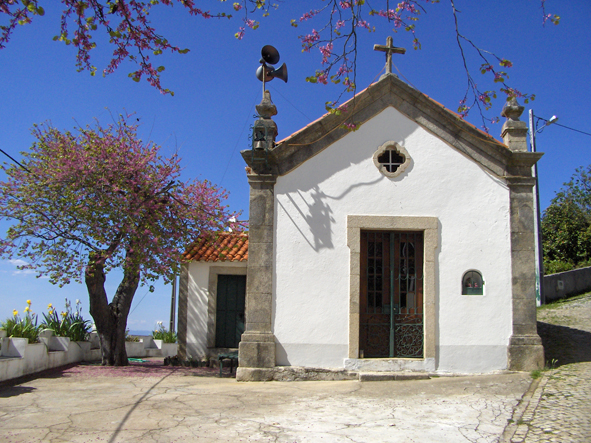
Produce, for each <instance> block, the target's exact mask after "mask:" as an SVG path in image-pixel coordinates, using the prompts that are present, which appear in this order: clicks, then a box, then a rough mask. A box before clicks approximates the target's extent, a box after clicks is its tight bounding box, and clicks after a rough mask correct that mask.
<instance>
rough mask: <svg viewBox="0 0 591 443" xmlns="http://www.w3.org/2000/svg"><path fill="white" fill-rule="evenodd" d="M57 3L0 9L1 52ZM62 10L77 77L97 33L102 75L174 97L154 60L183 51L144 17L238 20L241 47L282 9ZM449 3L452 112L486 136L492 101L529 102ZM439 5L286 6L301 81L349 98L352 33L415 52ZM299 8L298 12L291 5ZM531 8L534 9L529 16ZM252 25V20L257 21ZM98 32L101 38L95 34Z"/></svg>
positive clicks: (129, 5) (153, 1)
mask: <svg viewBox="0 0 591 443" xmlns="http://www.w3.org/2000/svg"><path fill="white" fill-rule="evenodd" d="M51 1H55V0H5V1H0V20H1V18H2V15H1V14H4V17H5V18H7V20H8V22H7V23H6V24H4V25H2V26H0V31H1V32H0V49H2V48H3V47H4V46H5V45H6V44H7V42H8V40H9V39H10V36H11V34H12V33H13V32H14V30H15V28H16V27H17V26H18V25H19V24H27V23H30V22H31V21H32V20H33V19H34V18H35V16H36V15H37V16H38V15H43V14H44V10H43V8H42V4H45V5H47V4H48V3H49V2H51ZM60 1H61V3H62V4H63V8H64V9H63V12H62V16H61V29H60V33H59V34H58V35H56V36H55V37H54V39H55V40H60V41H63V42H64V43H66V44H68V45H69V44H73V45H74V46H75V47H76V48H77V50H78V54H77V66H78V69H79V70H88V71H90V73H91V75H94V74H95V73H96V71H97V68H96V67H95V66H93V65H92V64H91V63H90V53H91V51H92V49H94V48H95V46H96V45H95V43H94V41H93V36H94V34H95V32H96V31H97V30H101V31H103V32H106V33H108V35H109V39H110V43H111V44H112V45H113V48H114V49H113V56H112V59H111V61H110V63H109V64H108V66H107V67H106V68H105V69H104V70H103V74H105V75H106V74H110V73H112V72H113V71H115V70H116V69H117V68H118V66H119V65H120V64H121V62H122V61H124V60H130V61H132V62H135V63H136V64H137V65H138V69H137V70H135V71H133V72H130V73H129V77H131V78H132V79H133V80H134V81H137V82H139V81H140V80H141V79H142V77H146V78H147V80H148V82H149V83H150V84H151V85H153V86H154V87H156V88H157V89H158V90H159V91H160V92H162V93H170V94H173V92H172V91H170V90H169V89H166V88H163V87H162V86H161V84H160V74H161V73H162V72H163V71H164V69H165V67H164V66H154V65H153V64H152V62H153V60H154V59H155V58H156V57H157V56H158V55H160V54H162V53H163V52H164V51H171V52H177V53H186V52H188V51H189V49H181V48H180V47H178V46H174V45H172V44H171V43H170V42H169V41H168V40H167V39H166V38H165V37H164V36H162V35H161V34H160V33H159V31H157V30H156V29H155V28H154V27H153V26H152V25H151V22H150V12H151V11H152V9H153V8H154V7H156V6H157V5H160V6H173V5H178V6H182V7H184V8H185V10H186V11H187V12H188V13H189V14H191V15H194V16H197V17H200V18H203V19H211V18H218V19H222V18H223V19H229V18H232V14H236V13H238V15H239V16H240V18H241V24H240V25H239V26H238V32H236V34H235V35H236V38H238V39H242V38H243V37H244V36H245V32H246V30H247V29H257V28H258V27H259V26H260V22H259V21H258V20H260V19H261V17H266V16H269V15H270V14H271V13H272V12H273V10H274V9H275V8H281V7H282V3H279V4H275V3H274V2H273V1H270V0H236V1H234V2H226V0H219V4H218V5H215V3H213V5H212V2H208V3H207V4H208V7H209V6H213V7H214V8H216V9H218V11H216V12H211V11H206V10H203V9H200V8H198V7H197V6H196V5H197V4H203V3H205V2H198V1H196V0H60ZM456 1H457V0H447V2H449V8H450V10H451V12H452V14H453V16H454V19H455V32H456V37H457V43H458V48H459V50H460V53H461V56H462V59H463V61H464V67H465V72H466V79H465V81H466V93H465V94H464V97H463V98H462V99H461V100H460V102H459V106H458V112H459V113H460V115H461V116H462V117H465V116H467V115H468V113H469V112H470V111H471V110H472V109H474V108H476V109H477V110H478V112H479V113H480V115H481V116H482V118H483V126H484V127H485V128H486V125H487V121H490V120H489V119H487V118H485V117H484V113H483V111H485V110H487V109H490V107H491V105H492V103H491V99H494V98H495V97H496V96H497V93H499V94H501V95H504V96H507V97H513V96H516V97H522V98H523V99H524V101H528V100H530V99H533V98H534V96H533V95H531V94H526V93H523V92H521V91H519V90H518V89H516V88H514V87H512V86H510V85H509V84H508V83H507V79H508V75H507V72H506V71H505V69H507V68H511V67H512V65H513V64H512V62H511V61H509V60H507V59H505V58H503V57H500V56H497V55H496V54H493V53H491V52H489V51H487V50H485V49H484V48H481V47H479V46H478V45H477V44H476V43H475V42H473V41H472V40H471V39H470V38H469V37H466V36H465V35H464V34H462V32H461V26H460V24H459V21H458V10H457V9H456V5H455V2H456ZM439 2H440V0H398V1H389V0H372V1H370V0H316V4H317V5H318V8H317V9H311V10H307V9H304V8H309V7H310V6H309V5H310V4H311V3H312V4H314V2H290V6H291V7H293V8H297V7H298V6H299V7H300V8H301V10H302V12H301V13H300V14H299V16H298V17H295V18H294V19H293V20H291V25H292V26H294V27H298V26H306V27H307V28H308V30H307V31H304V34H302V35H301V36H300V37H299V38H300V40H301V43H302V49H303V51H304V52H306V51H312V50H318V51H319V55H320V59H319V62H320V67H319V69H316V70H315V71H316V72H315V73H314V74H312V75H310V76H309V77H307V81H309V82H312V83H320V84H327V83H328V82H333V83H338V84H341V85H343V92H354V91H355V89H356V85H355V77H356V75H355V72H356V63H357V38H358V32H372V31H374V30H375V27H376V26H385V27H389V28H392V29H393V31H394V32H397V31H399V30H400V31H402V30H404V31H407V32H409V33H411V34H412V37H413V45H414V48H415V49H419V48H420V47H421V43H420V41H419V37H418V31H419V27H418V24H419V18H420V17H421V14H422V13H424V12H427V10H429V9H430V8H432V7H433V6H432V5H433V4H434V3H439ZM296 3H297V4H296ZM537 5H539V6H540V8H539V9H540V11H541V21H542V23H546V22H551V23H554V24H558V22H559V21H560V17H559V16H557V15H555V14H550V13H548V12H547V11H546V9H545V5H546V0H539V3H537ZM534 6H535V4H532V11H533V10H534V9H533V7H534ZM257 19H258V20H257ZM310 28H312V29H311V30H310ZM99 32H100V31H99ZM469 51H472V52H473V55H476V57H477V58H478V59H480V60H481V65H480V66H479V67H476V66H474V67H471V66H469V64H468V62H467V59H468V52H469ZM474 71H480V72H481V73H482V74H483V75H485V76H487V77H488V79H489V80H490V82H489V83H490V84H492V86H491V88H490V89H486V88H483V87H482V83H484V82H478V81H476V80H475V78H474V76H473V72H474ZM479 84H480V86H479ZM339 100H340V97H339V98H337V99H336V100H334V101H333V102H331V103H327V109H328V110H334V109H336V108H337V107H338V104H339Z"/></svg>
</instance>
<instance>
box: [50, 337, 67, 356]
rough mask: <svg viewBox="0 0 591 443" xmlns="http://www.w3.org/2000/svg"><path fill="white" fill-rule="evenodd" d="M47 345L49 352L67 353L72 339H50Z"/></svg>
mask: <svg viewBox="0 0 591 443" xmlns="http://www.w3.org/2000/svg"><path fill="white" fill-rule="evenodd" d="M44 342H45V344H46V345H47V350H48V351H49V352H55V351H63V352H65V351H67V350H68V346H69V345H70V339H69V338H68V337H53V336H52V337H49V338H48V339H47V341H45V340H44Z"/></svg>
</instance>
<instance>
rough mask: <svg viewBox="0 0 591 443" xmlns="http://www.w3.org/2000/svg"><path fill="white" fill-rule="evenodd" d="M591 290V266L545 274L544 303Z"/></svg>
mask: <svg viewBox="0 0 591 443" xmlns="http://www.w3.org/2000/svg"><path fill="white" fill-rule="evenodd" d="M589 291H591V267H588V268H581V269H573V270H572V271H566V272H559V273H557V274H552V275H544V303H550V302H552V301H554V300H558V299H561V298H566V297H570V296H573V295H577V294H583V293H585V292H589Z"/></svg>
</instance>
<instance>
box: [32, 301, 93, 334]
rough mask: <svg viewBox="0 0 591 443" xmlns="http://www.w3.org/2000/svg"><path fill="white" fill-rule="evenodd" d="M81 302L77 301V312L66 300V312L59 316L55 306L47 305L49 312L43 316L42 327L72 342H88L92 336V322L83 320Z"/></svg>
mask: <svg viewBox="0 0 591 443" xmlns="http://www.w3.org/2000/svg"><path fill="white" fill-rule="evenodd" d="M80 304H81V303H80V300H76V310H73V309H72V305H71V303H70V301H69V300H68V299H67V298H66V310H65V311H62V312H61V313H60V314H59V315H58V313H57V311H56V310H55V308H54V307H53V305H52V304H51V303H50V304H48V305H47V309H48V312H47V314H43V323H42V324H41V327H42V328H44V329H51V330H52V331H53V333H54V335H56V336H58V337H68V338H69V339H70V340H72V341H84V340H87V338H88V334H90V320H84V318H82V312H81V310H80Z"/></svg>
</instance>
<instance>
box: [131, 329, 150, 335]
mask: <svg viewBox="0 0 591 443" xmlns="http://www.w3.org/2000/svg"><path fill="white" fill-rule="evenodd" d="M152 332H153V331H142V330H140V329H130V330H129V335H152Z"/></svg>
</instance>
